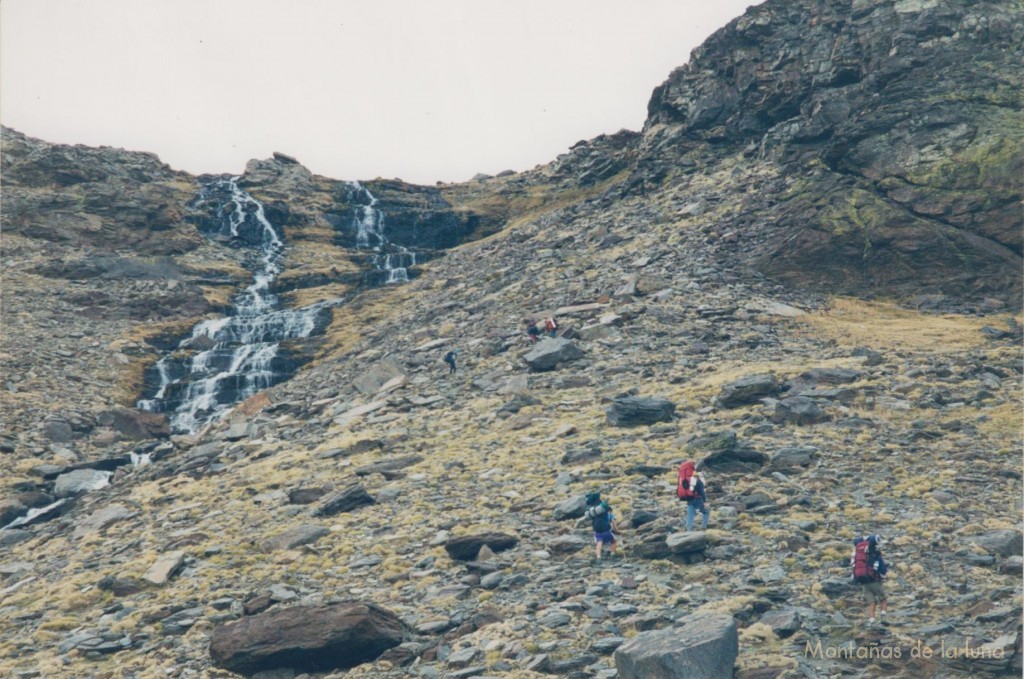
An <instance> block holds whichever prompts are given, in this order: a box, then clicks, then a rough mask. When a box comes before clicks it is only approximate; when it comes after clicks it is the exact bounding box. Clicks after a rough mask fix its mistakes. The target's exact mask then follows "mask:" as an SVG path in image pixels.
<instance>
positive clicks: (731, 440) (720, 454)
mask: <svg viewBox="0 0 1024 679" xmlns="http://www.w3.org/2000/svg"><path fill="white" fill-rule="evenodd" d="M688 448H689V449H690V450H691V451H692V452H693V453H694V454H695V456H697V455H699V454H701V453H705V456H704V457H703V459H701V460H700V461H699V462H698V463H697V469H700V470H704V469H713V470H715V471H716V472H750V471H755V470H757V469H760V468H761V467H762V466H763V465H764V464H765V463H766V462H768V456H767V455H765V454H764V453H761V452H758V451H756V450H754V449H753V448H751V447H750V446H749V445H748V444H746V443H744V442H742V441H739V440H738V439H737V437H736V432H735V431H732V430H731V429H726V430H724V431H719V432H714V433H712V434H707V435H705V436H699V437H697V438H695V439H694V440H692V441H691V442H690V443H689V446H688Z"/></svg>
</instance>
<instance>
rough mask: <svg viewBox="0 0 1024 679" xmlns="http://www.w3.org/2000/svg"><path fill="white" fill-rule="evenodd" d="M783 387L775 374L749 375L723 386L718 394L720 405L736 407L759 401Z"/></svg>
mask: <svg viewBox="0 0 1024 679" xmlns="http://www.w3.org/2000/svg"><path fill="white" fill-rule="evenodd" d="M781 389H782V385H780V384H779V381H778V380H777V379H775V375H772V374H769V373H763V374H757V375H747V376H746V377H741V378H740V379H738V380H736V381H735V382H730V383H729V384H726V385H725V386H723V387H722V391H721V392H720V393H719V394H718V405H720V406H722V407H723V408H736V407H738V406H743V405H747V404H750V403H757V402H758V401H760V400H761V399H762V398H765V397H767V396H775V395H776V394H778V393H779V391H780V390H781Z"/></svg>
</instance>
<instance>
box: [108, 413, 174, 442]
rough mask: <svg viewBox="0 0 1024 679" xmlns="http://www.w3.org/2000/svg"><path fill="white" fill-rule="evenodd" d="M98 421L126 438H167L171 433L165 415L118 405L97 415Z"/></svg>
mask: <svg viewBox="0 0 1024 679" xmlns="http://www.w3.org/2000/svg"><path fill="white" fill-rule="evenodd" d="M96 422H97V423H98V424H99V425H100V426H103V427H110V428H111V429H113V430H114V431H116V432H118V433H119V434H121V435H122V436H124V437H125V438H126V439H133V440H139V439H149V438H166V437H168V436H170V435H171V428H170V425H169V424H168V422H167V417H166V416H165V415H162V414H160V413H147V412H145V411H142V410H137V409H135V408H124V407H121V406H118V407H116V408H111V409H110V410H105V411H103V412H102V413H100V414H99V415H98V416H97V417H96Z"/></svg>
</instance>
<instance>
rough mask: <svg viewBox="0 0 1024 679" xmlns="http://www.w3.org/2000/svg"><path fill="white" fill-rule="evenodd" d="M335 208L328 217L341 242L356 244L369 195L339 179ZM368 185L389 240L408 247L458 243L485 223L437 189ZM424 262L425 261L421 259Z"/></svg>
mask: <svg viewBox="0 0 1024 679" xmlns="http://www.w3.org/2000/svg"><path fill="white" fill-rule="evenodd" d="M338 184H339V186H338V187H337V188H336V189H335V196H336V201H337V202H336V209H335V210H332V211H331V212H329V213H328V215H327V218H328V220H329V221H330V222H331V224H332V225H333V226H334V228H335V230H336V232H337V237H336V241H337V243H338V244H339V245H344V246H346V247H355V245H356V232H357V228H356V222H357V220H358V218H359V216H358V214H357V213H358V211H359V209H360V208H361V207H363V206H364V205H367V204H368V200H367V199H366V197H365V196H364V195H363V194H362V193H361V192H360V191H357V190H354V188H353V187H352V186H351V185H349V184H344V183H341V182H338ZM365 186H366V188H367V189H369V190H370V191H371V192H372V193H373V195H374V196H376V197H377V199H378V201H379V202H378V203H377V204H376V208H377V209H378V210H380V211H381V212H383V213H384V215H385V221H386V223H385V227H384V228H385V231H386V235H387V239H388V240H389V241H390V242H392V243H395V244H398V245H402V246H404V247H407V248H417V249H422V250H444V249H447V248H450V247H454V246H455V245H458V244H459V243H461V242H462V241H464V240H465V239H466V237H467V236H469V234H471V233H473V231H475V230H476V229H478V228H480V227H481V226H483V223H482V221H481V218H480V217H479V216H478V215H473V214H468V213H460V212H456V211H455V210H454V208H453V207H452V205H451V204H450V203H448V201H446V200H445V199H444V197H443V196H442V195H441V192H440V191H439V190H437V189H435V188H431V187H423V186H414V185H411V184H405V183H403V182H397V181H374V182H366V183H365ZM421 261H424V260H421Z"/></svg>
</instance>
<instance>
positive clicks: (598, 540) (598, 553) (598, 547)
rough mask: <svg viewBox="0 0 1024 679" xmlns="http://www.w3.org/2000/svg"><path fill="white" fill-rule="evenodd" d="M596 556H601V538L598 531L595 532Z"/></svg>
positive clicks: (597, 557) (598, 557)
mask: <svg viewBox="0 0 1024 679" xmlns="http://www.w3.org/2000/svg"><path fill="white" fill-rule="evenodd" d="M594 558H596V559H600V558H601V538H600V537H599V536H598V534H597V533H594Z"/></svg>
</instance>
